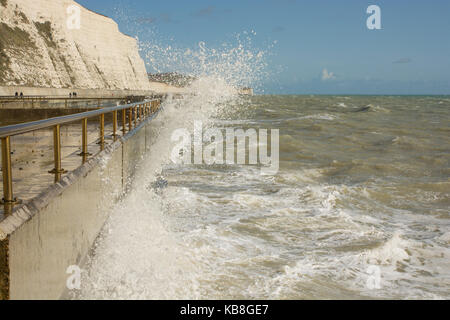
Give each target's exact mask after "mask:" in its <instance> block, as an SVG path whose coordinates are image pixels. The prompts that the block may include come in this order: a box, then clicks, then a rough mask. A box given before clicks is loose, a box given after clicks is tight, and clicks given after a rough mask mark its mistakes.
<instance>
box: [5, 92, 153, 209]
mask: <svg viewBox="0 0 450 320" xmlns="http://www.w3.org/2000/svg"><path fill="white" fill-rule="evenodd" d="M160 104H161V99H152V100H145V101H143V102H137V103H131V104H126V105H123V106H116V107H108V108H102V109H98V110H93V111H87V112H81V113H76V114H72V115H67V116H61V117H55V118H50V119H45V120H38V121H32V122H27V123H21V124H15V125H9V126H4V127H0V140H1V155H2V176H3V195H4V197H3V199H0V200H1V201H0V203H1V204H3V205H4V208H5V214H10V213H11V212H12V210H13V207H14V205H17V204H19V203H20V200H18V199H16V198H15V197H14V196H13V181H12V168H11V167H12V161H11V137H12V136H17V135H19V134H24V133H28V132H32V131H36V130H41V129H47V128H51V127H53V153H54V164H55V167H54V169H53V170H51V171H49V173H52V174H54V175H55V183H57V182H59V181H60V180H61V177H62V174H64V173H66V172H67V171H65V170H64V169H63V168H62V166H61V125H63V124H67V123H71V122H75V121H81V124H82V139H81V153H80V156H82V159H83V163H85V162H86V161H87V159H88V156H90V154H89V152H88V131H87V124H88V119H89V118H92V117H96V116H98V117H99V120H100V121H99V123H100V130H99V138H100V139H99V140H100V142H99V144H100V150H104V149H105V114H107V113H112V114H113V133H112V136H113V139H114V141H116V139H117V137H118V134H117V130H118V119H117V118H118V117H117V116H118V111H122V112H121V117H122V134H123V135H125V134H126V133H127V125H126V124H127V122H126V120H127V119H126V118H127V113H128V131H131V130H132V129H133V122H134V128H136V127H137V123H138V119H139V122H142V121H145V120H146V119H147V118H148V117H150V116H151V115H152V114H154V113H155V112H156V111H157V110H158V109H159V106H160ZM127 110H128V112H126V111H127ZM133 118H134V119H133ZM133 120H134V121H133Z"/></svg>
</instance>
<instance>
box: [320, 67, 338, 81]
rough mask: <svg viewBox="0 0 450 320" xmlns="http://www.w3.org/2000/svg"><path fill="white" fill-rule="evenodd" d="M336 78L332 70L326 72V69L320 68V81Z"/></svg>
mask: <svg viewBox="0 0 450 320" xmlns="http://www.w3.org/2000/svg"><path fill="white" fill-rule="evenodd" d="M333 79H336V76H335V75H334V73H333V72H328V70H327V69H323V70H322V81H327V80H333Z"/></svg>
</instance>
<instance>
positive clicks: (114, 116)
mask: <svg viewBox="0 0 450 320" xmlns="http://www.w3.org/2000/svg"><path fill="white" fill-rule="evenodd" d="M116 131H117V111H113V138H114V141H116V139H117V134H116Z"/></svg>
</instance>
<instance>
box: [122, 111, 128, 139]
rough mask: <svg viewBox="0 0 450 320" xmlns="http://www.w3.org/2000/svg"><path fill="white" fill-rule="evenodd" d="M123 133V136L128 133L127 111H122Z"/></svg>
mask: <svg viewBox="0 0 450 320" xmlns="http://www.w3.org/2000/svg"><path fill="white" fill-rule="evenodd" d="M122 131H123V135H125V134H126V133H127V112H126V110H125V109H122Z"/></svg>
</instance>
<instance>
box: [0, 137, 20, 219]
mask: <svg viewBox="0 0 450 320" xmlns="http://www.w3.org/2000/svg"><path fill="white" fill-rule="evenodd" d="M1 140H2V176H3V199H2V201H0V203H2V204H3V205H4V206H5V215H8V214H10V213H11V212H12V208H13V206H14V205H15V204H18V203H20V201H18V200H17V199H15V198H14V196H13V185H12V168H11V138H10V137H5V138H2V139H1Z"/></svg>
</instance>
